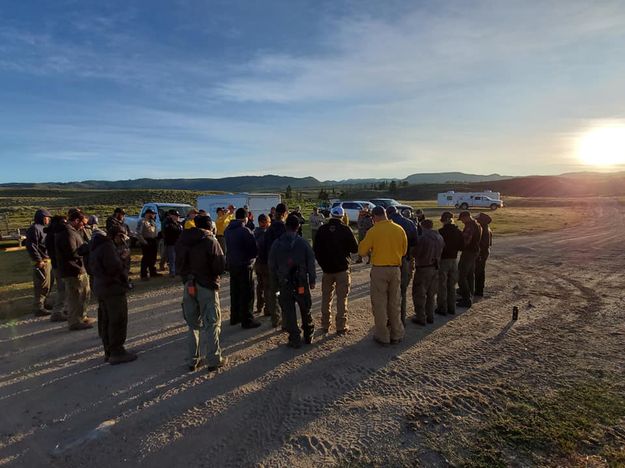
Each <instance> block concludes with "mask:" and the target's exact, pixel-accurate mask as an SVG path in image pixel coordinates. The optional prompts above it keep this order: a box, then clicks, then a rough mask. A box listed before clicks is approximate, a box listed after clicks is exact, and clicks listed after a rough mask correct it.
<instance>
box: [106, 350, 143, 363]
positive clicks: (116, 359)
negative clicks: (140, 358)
mask: <svg viewBox="0 0 625 468" xmlns="http://www.w3.org/2000/svg"><path fill="white" fill-rule="evenodd" d="M136 359H137V355H136V354H135V353H129V352H127V351H126V352H125V353H124V354H118V355H115V356H110V357H109V364H110V365H111V366H115V365H117V364H123V363H125V362H132V361H134V360H136Z"/></svg>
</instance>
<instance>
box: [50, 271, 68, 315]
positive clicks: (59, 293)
mask: <svg viewBox="0 0 625 468" xmlns="http://www.w3.org/2000/svg"><path fill="white" fill-rule="evenodd" d="M52 276H54V282H55V283H56V297H55V298H54V308H53V309H52V310H53V312H52V313H53V314H54V315H65V314H66V313H67V304H66V303H65V281H63V278H61V270H59V269H58V268H53V269H52Z"/></svg>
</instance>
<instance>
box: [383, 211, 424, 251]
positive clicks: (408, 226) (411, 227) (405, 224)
mask: <svg viewBox="0 0 625 468" xmlns="http://www.w3.org/2000/svg"><path fill="white" fill-rule="evenodd" d="M389 219H390V220H391V221H393V222H394V223H395V224H399V225H400V226H401V227H402V229H403V230H404V232H405V233H406V237H407V238H408V252H410V249H411V248H412V247H414V246H416V245H417V237H418V236H419V235H421V233H419V232H418V231H417V225H416V224H415V223H414V222H413V221H412V220H410V219H408V218H404V217H403V216H402V215H401V214H400V213H395V214H393V215H391V217H390V218H389Z"/></svg>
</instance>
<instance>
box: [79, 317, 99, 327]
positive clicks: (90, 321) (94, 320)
mask: <svg viewBox="0 0 625 468" xmlns="http://www.w3.org/2000/svg"><path fill="white" fill-rule="evenodd" d="M97 321H98V320H97V319H94V318H93V317H83V319H82V322H83V323H88V324H89V325H93V324H94V323H96V322H97Z"/></svg>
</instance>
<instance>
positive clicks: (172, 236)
mask: <svg viewBox="0 0 625 468" xmlns="http://www.w3.org/2000/svg"><path fill="white" fill-rule="evenodd" d="M179 219H180V213H178V211H176V210H169V211H168V212H167V218H166V219H165V222H164V223H163V242H165V250H166V251H167V253H166V256H167V265H168V266H169V276H170V277H174V276H176V242H178V238H179V237H180V234H182V230H183V226H182V224H181V223H180V221H178V220H179Z"/></svg>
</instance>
